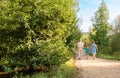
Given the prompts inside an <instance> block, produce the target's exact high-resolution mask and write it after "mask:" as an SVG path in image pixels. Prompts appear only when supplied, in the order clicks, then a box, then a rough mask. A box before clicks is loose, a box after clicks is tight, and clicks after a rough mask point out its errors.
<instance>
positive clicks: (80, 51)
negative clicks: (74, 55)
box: [77, 39, 84, 59]
mask: <svg viewBox="0 0 120 78" xmlns="http://www.w3.org/2000/svg"><path fill="white" fill-rule="evenodd" d="M77 48H78V54H79V59H81V57H82V53H83V48H84V43H83V42H82V39H80V41H79V42H78V43H77Z"/></svg>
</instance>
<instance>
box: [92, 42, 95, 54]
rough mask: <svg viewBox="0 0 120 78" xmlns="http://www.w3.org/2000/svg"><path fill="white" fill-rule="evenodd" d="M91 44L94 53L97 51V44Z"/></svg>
mask: <svg viewBox="0 0 120 78" xmlns="http://www.w3.org/2000/svg"><path fill="white" fill-rule="evenodd" d="M91 46H92V53H96V44H95V43H93V44H92V45H91Z"/></svg>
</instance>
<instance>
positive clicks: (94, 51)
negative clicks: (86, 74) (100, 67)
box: [91, 41, 98, 60]
mask: <svg viewBox="0 0 120 78" xmlns="http://www.w3.org/2000/svg"><path fill="white" fill-rule="evenodd" d="M91 47H92V55H93V60H95V58H96V51H97V50H98V48H97V45H96V44H95V42H94V41H92V45H91Z"/></svg>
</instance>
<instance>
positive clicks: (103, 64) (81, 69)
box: [75, 57, 120, 78]
mask: <svg viewBox="0 0 120 78" xmlns="http://www.w3.org/2000/svg"><path fill="white" fill-rule="evenodd" d="M75 66H76V67H77V68H78V76H77V77H75V78H120V61H114V60H105V59H98V58H96V59H95V60H92V57H89V59H88V60H87V59H85V58H84V57H83V59H81V60H75Z"/></svg>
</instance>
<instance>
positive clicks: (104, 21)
mask: <svg viewBox="0 0 120 78" xmlns="http://www.w3.org/2000/svg"><path fill="white" fill-rule="evenodd" d="M108 19H109V12H108V9H107V6H106V4H105V2H104V0H102V3H101V4H100V7H99V8H98V10H97V12H95V16H94V18H92V22H93V27H94V28H93V32H94V34H91V38H92V39H93V40H94V41H95V42H96V43H97V44H98V45H99V46H106V45H108V36H107V33H108V29H109V24H108Z"/></svg>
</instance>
